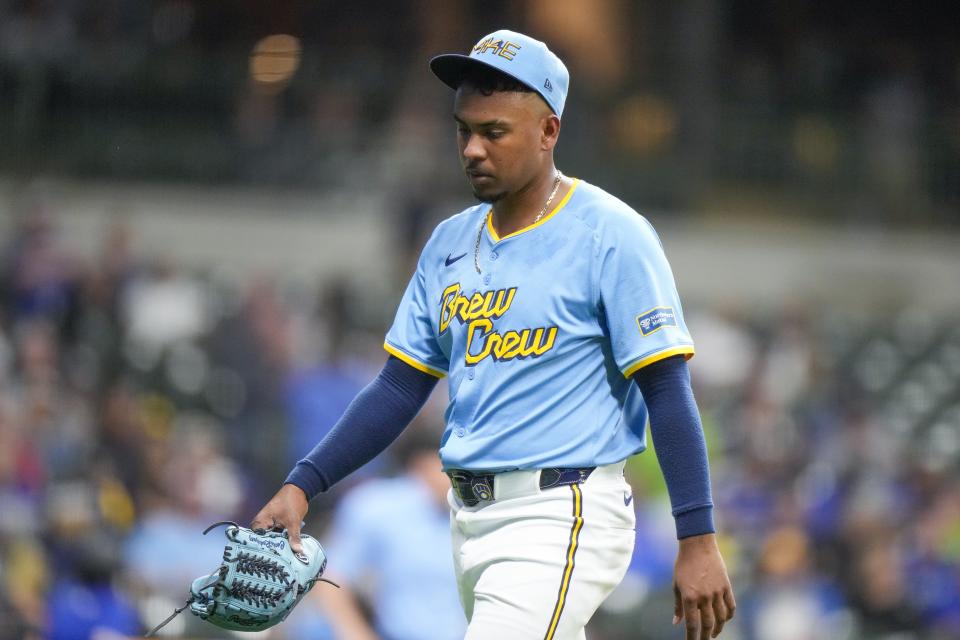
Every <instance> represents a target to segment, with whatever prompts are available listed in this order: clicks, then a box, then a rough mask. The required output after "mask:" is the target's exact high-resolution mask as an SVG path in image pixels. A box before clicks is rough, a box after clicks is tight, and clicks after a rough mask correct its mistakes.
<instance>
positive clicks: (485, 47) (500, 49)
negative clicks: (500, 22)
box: [471, 38, 521, 60]
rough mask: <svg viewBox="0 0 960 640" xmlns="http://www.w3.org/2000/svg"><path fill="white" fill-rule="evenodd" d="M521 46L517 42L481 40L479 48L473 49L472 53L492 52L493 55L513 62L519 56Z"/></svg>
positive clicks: (478, 44)
mask: <svg viewBox="0 0 960 640" xmlns="http://www.w3.org/2000/svg"><path fill="white" fill-rule="evenodd" d="M520 49H521V46H520V45H519V44H517V43H516V42H510V41H509V40H504V39H502V38H501V39H500V40H494V39H493V38H487V39H486V40H481V41H480V42H478V43H477V46H475V47H474V48H473V51H472V52H471V53H487V52H490V53H491V55H495V56H500V57H501V58H506V59H507V60H513V58H514V56H516V55H517V52H518V51H520Z"/></svg>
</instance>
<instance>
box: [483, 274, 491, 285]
mask: <svg viewBox="0 0 960 640" xmlns="http://www.w3.org/2000/svg"><path fill="white" fill-rule="evenodd" d="M483 284H490V274H489V273H488V274H487V275H485V276H483Z"/></svg>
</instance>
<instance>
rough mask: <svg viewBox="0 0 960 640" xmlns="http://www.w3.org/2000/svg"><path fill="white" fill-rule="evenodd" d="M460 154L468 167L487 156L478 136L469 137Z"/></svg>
mask: <svg viewBox="0 0 960 640" xmlns="http://www.w3.org/2000/svg"><path fill="white" fill-rule="evenodd" d="M461 153H462V154H463V159H464V160H466V161H467V165H468V166H469V165H470V164H473V163H475V162H476V161H478V160H483V159H484V158H485V157H486V156H487V152H486V149H484V148H483V142H482V141H481V140H480V136H478V135H471V136H469V137H468V138H467V139H466V141H465V143H464V145H463V151H462V152H461Z"/></svg>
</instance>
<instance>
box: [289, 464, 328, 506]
mask: <svg viewBox="0 0 960 640" xmlns="http://www.w3.org/2000/svg"><path fill="white" fill-rule="evenodd" d="M283 486H284V487H287V486H290V487H296V488H297V489H300V491H301V492H303V495H304V496H305V497H306V499H307V501H308V502H309V501H310V500H312V499H313V498H314V497H316V496H317V495H318V494H320V493H322V492H323V491H326V490H327V488H328V485H327V481H326V479H325V478H324V477H323V476H322V475H320V472H319V471H318V470H317V468H316V467H315V466H314V465H312V464H310V463H309V462H306V461H304V460H301V461H300V462H298V463H297V464H296V466H294V467H293V470H292V471H291V472H290V475H288V476H287V479H286V480H284V483H283Z"/></svg>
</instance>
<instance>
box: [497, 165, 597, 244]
mask: <svg viewBox="0 0 960 640" xmlns="http://www.w3.org/2000/svg"><path fill="white" fill-rule="evenodd" d="M579 185H580V179H579V178H574V179H573V184H572V185H570V191H567V195H565V196H563V199H562V200H561V201H560V202H558V203H557V206H556V207H554V208H553V211H551V212H550V213H548V214H547V215H545V216H543V217H542V218H540V219H539V220H537V221H536V222H534V223H533V224H531V225H527V226H526V227H524V228H522V229H517V230H516V231H514V232H513V233H508V234H507V235H505V236H503V237H502V238H501V237H500V236H499V235H497V231H496V230H495V229H494V228H493V207H490V209H489V211H487V233H489V234H490V238H491V239H492V240H493V241H494V242H500V241H501V240H506V239H507V238H512V237H514V236H518V235H520V234H521V233H526V232H527V231H530V230H531V229H535V228H537V227H539V226H540V225H542V224H543V223H545V222H546V221H547V220H549V219H550V218H552V217H553V216H555V215H557V213H559V211H560V209H563V208H564V207H565V206H566V204H567V202H568V201H569V200H570V196H572V195H573V192H574V191H576V190H577V187H578V186H579Z"/></svg>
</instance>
